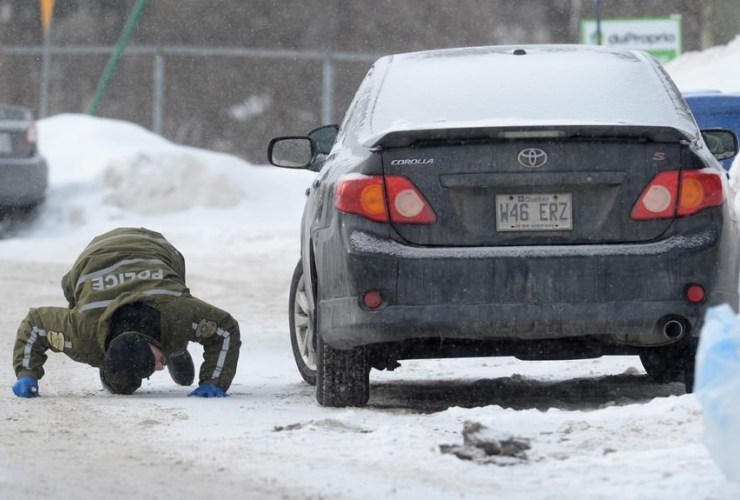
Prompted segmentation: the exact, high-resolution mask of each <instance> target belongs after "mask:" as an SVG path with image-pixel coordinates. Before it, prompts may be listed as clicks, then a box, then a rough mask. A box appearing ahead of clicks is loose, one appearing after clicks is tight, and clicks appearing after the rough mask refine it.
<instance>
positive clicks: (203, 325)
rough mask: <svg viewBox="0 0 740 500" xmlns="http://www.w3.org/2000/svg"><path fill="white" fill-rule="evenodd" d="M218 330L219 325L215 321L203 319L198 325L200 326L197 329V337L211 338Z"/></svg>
mask: <svg viewBox="0 0 740 500" xmlns="http://www.w3.org/2000/svg"><path fill="white" fill-rule="evenodd" d="M217 329H218V325H217V324H216V322H215V321H208V320H207V319H203V320H201V321H200V323H198V326H197V327H196V328H195V336H196V337H203V338H205V337H210V336H211V335H213V334H214V333H216V330H217Z"/></svg>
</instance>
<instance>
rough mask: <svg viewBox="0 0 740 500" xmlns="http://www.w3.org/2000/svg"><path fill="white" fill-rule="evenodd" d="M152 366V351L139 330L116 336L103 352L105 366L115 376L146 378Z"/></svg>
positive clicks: (152, 368)
mask: <svg viewBox="0 0 740 500" xmlns="http://www.w3.org/2000/svg"><path fill="white" fill-rule="evenodd" d="M154 366H155V361H154V353H153V352H152V350H151V349H150V348H149V342H147V341H146V339H145V338H144V337H142V336H141V334H140V333H139V332H132V331H129V332H125V333H122V334H120V335H118V336H116V338H114V339H113V340H111V343H110V345H109V346H108V350H107V351H106V353H105V367H106V368H107V369H108V370H109V371H110V372H111V374H113V375H115V376H117V377H124V378H129V379H142V378H147V377H148V376H150V375H151V374H152V373H154Z"/></svg>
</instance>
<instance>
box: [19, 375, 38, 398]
mask: <svg viewBox="0 0 740 500" xmlns="http://www.w3.org/2000/svg"><path fill="white" fill-rule="evenodd" d="M13 394H15V395H16V396H18V397H19V398H35V397H38V395H39V383H38V381H37V380H36V379H35V378H33V377H21V378H19V379H18V380H17V381H16V383H15V384H13Z"/></svg>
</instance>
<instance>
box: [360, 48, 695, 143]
mask: <svg viewBox="0 0 740 500" xmlns="http://www.w3.org/2000/svg"><path fill="white" fill-rule="evenodd" d="M522 52H523V53H524V54H522V55H517V54H521V53H522ZM375 72H376V75H377V76H374V77H373V78H371V80H370V82H369V84H370V85H371V86H372V88H371V89H370V91H369V92H368V93H367V94H366V95H367V96H368V97H369V98H370V99H374V103H371V104H370V103H369V104H370V105H369V106H368V108H367V110H366V114H365V116H364V117H363V119H361V120H360V124H361V126H360V127H359V129H358V132H359V139H360V142H362V143H365V144H367V145H371V144H374V143H375V142H377V140H378V139H379V138H380V137H381V136H383V135H384V134H386V133H388V132H390V131H399V130H423V129H441V128H464V127H471V126H473V127H496V126H512V125H513V126H520V125H521V126H541V125H591V124H593V125H637V126H660V127H671V128H675V129H678V130H679V131H681V132H682V133H683V134H684V135H685V136H687V137H690V138H694V137H696V136H697V134H698V131H697V128H696V125H695V123H694V121H693V119H692V117H691V115H690V114H689V113H688V112H687V109H686V106H685V105H684V103H683V100H682V98H681V96H680V94H679V92H678V90H677V89H676V87H675V85H673V83H672V81H671V80H670V77H668V75H667V74H666V73H665V71H664V70H663V68H662V67H661V66H660V65H659V64H658V63H657V62H655V61H654V60H653V59H652V58H650V57H649V56H647V55H646V54H644V53H642V52H637V51H621V50H616V49H611V48H604V47H588V46H582V45H523V46H494V47H473V48H461V49H448V50H437V51H427V52H415V53H407V54H397V55H391V56H386V57H383V58H381V59H379V60H378V61H377V62H376V64H375Z"/></svg>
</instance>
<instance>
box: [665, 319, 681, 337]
mask: <svg viewBox="0 0 740 500" xmlns="http://www.w3.org/2000/svg"><path fill="white" fill-rule="evenodd" d="M663 335H665V336H666V338H669V339H671V340H676V339H679V338H681V336H683V325H682V324H681V322H680V321H676V320H675V319H672V320H669V321H666V322H665V324H664V325H663Z"/></svg>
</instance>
